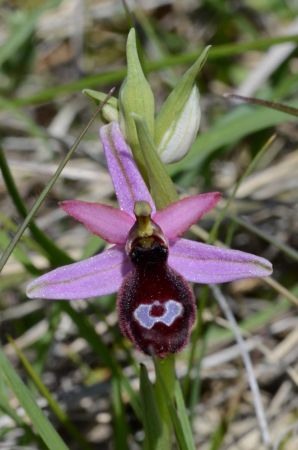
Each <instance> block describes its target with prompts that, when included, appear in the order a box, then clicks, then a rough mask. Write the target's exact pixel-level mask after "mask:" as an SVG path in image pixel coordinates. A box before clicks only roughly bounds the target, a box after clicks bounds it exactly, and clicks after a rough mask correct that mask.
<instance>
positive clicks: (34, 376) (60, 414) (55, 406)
mask: <svg viewBox="0 0 298 450" xmlns="http://www.w3.org/2000/svg"><path fill="white" fill-rule="evenodd" d="M9 341H10V343H11V344H12V346H13V348H14V349H15V351H16V354H17V355H18V357H19V358H20V360H21V362H22V364H23V366H24V367H25V369H26V371H27V373H28V375H29V376H30V378H31V380H32V381H33V382H34V384H35V386H36V387H37V389H38V390H39V392H40V393H41V394H42V395H43V397H44V398H45V399H46V400H47V402H48V405H49V407H50V408H51V410H52V411H53V413H54V414H55V416H56V417H57V419H58V420H59V421H60V422H61V423H62V424H63V425H64V427H65V428H66V430H67V431H68V433H69V434H70V436H72V437H73V438H74V439H75V440H76V441H77V442H78V443H79V444H80V448H81V449H82V450H90V446H89V444H88V443H87V442H86V440H85V439H84V438H83V437H82V436H81V434H80V432H79V431H78V429H77V428H76V427H75V426H74V425H73V423H72V422H71V421H70V420H69V418H68V416H67V414H66V413H65V412H64V411H63V409H62V408H61V407H60V405H59V403H58V402H57V401H56V400H55V399H54V397H53V396H52V394H51V393H50V391H49V390H48V388H47V387H46V386H45V385H44V384H43V382H42V380H41V378H40V377H39V375H38V373H37V372H36V371H35V369H34V368H33V366H32V365H31V364H30V362H29V360H28V359H27V357H26V355H25V354H24V353H23V352H22V350H21V349H19V348H18V347H17V345H16V343H15V342H14V340H13V339H12V338H10V339H9Z"/></svg>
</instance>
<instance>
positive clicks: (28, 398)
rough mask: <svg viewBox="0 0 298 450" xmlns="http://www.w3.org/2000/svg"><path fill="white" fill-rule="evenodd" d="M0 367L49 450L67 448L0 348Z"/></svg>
mask: <svg viewBox="0 0 298 450" xmlns="http://www.w3.org/2000/svg"><path fill="white" fill-rule="evenodd" d="M0 368H1V371H2V372H3V374H4V377H5V380H6V381H7V383H8V384H9V386H10V387H11V389H12V391H13V392H14V394H15V396H16V397H17V399H18V400H19V402H20V404H21V405H22V407H23V408H24V410H25V411H26V413H27V415H28V417H29V418H30V420H31V422H32V424H33V426H34V428H35V429H36V431H37V433H38V434H39V435H40V437H41V438H42V440H43V441H44V443H45V444H46V446H47V448H48V449H49V450H69V449H68V447H67V446H66V445H65V443H64V442H63V440H62V439H61V437H60V436H59V434H58V433H57V431H56V430H55V428H54V427H53V426H52V424H51V423H50V422H49V420H48V419H47V418H46V416H45V415H44V414H43V412H42V410H41V409H40V408H39V406H38V405H37V403H36V402H35V400H34V398H33V397H32V394H31V392H30V391H29V389H28V388H27V386H26V385H25V384H24V383H23V381H22V380H21V378H20V377H19V376H18V374H17V373H16V371H15V370H14V368H13V366H12V365H11V363H10V362H9V361H8V359H7V358H6V356H5V354H4V353H3V351H2V350H1V349H0Z"/></svg>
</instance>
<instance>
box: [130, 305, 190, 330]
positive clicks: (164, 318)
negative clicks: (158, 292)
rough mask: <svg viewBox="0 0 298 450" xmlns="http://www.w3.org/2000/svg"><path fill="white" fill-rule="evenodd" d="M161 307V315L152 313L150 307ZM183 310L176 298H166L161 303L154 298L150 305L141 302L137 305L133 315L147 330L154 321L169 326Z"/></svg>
mask: <svg viewBox="0 0 298 450" xmlns="http://www.w3.org/2000/svg"><path fill="white" fill-rule="evenodd" d="M154 307H162V308H164V312H163V314H161V315H158V316H157V315H152V308H154ZM182 312H183V306H182V305H181V303H179V302H177V301H176V300H172V299H171V300H168V301H167V302H164V303H161V302H159V300H154V302H153V303H151V304H150V305H147V304H141V305H139V306H138V307H137V308H136V309H135V311H134V313H133V315H134V318H135V319H136V321H137V322H138V323H139V324H140V325H141V326H142V327H144V328H147V330H151V328H153V327H154V325H155V324H156V323H163V324H164V325H167V326H168V327H170V326H171V325H172V324H173V323H174V322H175V320H176V319H177V317H179V316H181V314H182Z"/></svg>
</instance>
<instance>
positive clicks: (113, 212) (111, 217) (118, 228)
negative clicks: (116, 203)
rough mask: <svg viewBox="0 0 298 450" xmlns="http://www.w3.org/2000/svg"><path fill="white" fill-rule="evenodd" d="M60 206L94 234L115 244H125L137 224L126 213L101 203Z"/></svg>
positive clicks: (63, 204)
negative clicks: (129, 233) (132, 228)
mask: <svg viewBox="0 0 298 450" xmlns="http://www.w3.org/2000/svg"><path fill="white" fill-rule="evenodd" d="M60 206H61V208H63V209H64V211H65V212H66V213H67V214H69V215H70V216H72V217H74V218H75V219H77V220H78V221H79V222H81V223H83V224H84V225H85V227H86V228H88V230H90V231H91V232H92V233H94V234H96V235H98V236H100V237H102V238H103V239H105V240H106V241H108V242H112V243H113V244H124V243H125V241H126V239H127V234H128V232H129V230H130V229H131V227H132V226H133V224H134V222H135V221H134V220H133V218H132V217H131V216H130V215H129V214H127V213H126V212H125V211H121V210H120V209H116V208H113V207H112V206H108V205H102V204H100V203H89V202H82V201H79V200H66V201H64V202H61V203H60Z"/></svg>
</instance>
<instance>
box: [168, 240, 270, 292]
mask: <svg viewBox="0 0 298 450" xmlns="http://www.w3.org/2000/svg"><path fill="white" fill-rule="evenodd" d="M168 262H169V265H170V266H171V267H173V268H174V269H176V270H177V272H179V273H180V274H181V275H183V276H184V277H185V278H186V279H187V280H189V281H194V282H197V283H206V284H209V283H224V282H226V281H233V280H238V279H239V278H254V277H267V276H268V275H270V274H271V272H272V265H271V263H270V262H269V261H267V260H266V259H264V258H260V257H259V256H255V255H252V254H251V253H245V252H241V251H239V250H226V249H224V248H219V247H215V246H213V245H207V244H201V243H199V242H195V241H190V240H188V239H178V240H177V241H176V242H175V243H173V244H172V245H171V246H170V251H169V261H168Z"/></svg>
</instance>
